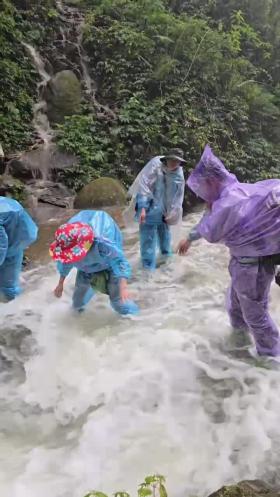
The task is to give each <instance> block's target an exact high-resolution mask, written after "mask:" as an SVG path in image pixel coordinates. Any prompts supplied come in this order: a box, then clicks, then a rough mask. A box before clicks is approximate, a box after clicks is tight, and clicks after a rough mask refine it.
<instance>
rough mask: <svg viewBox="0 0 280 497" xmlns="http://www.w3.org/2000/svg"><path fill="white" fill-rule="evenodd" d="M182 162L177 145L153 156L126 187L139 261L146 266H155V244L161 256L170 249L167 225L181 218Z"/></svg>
mask: <svg viewBox="0 0 280 497" xmlns="http://www.w3.org/2000/svg"><path fill="white" fill-rule="evenodd" d="M185 162H186V161H185V160H184V156H183V151H182V150H180V149H177V148H176V149H173V150H170V151H169V152H168V153H167V154H166V155H164V156H157V157H154V158H153V159H152V160H151V161H150V162H148V164H146V166H145V167H144V169H143V170H142V171H141V172H140V174H139V175H138V177H137V178H136V180H135V182H134V183H133V185H132V186H131V188H130V190H129V194H130V195H131V196H132V198H133V205H135V211H136V220H137V221H138V222H139V225H140V250H141V260H142V265H143V267H144V268H145V269H147V270H150V271H153V270H154V269H155V268H156V252H157V245H159V248H160V251H161V254H162V255H163V256H164V257H169V256H170V255H171V253H172V251H171V233H170V228H169V227H170V226H174V225H177V224H178V223H179V222H180V220H182V213H183V209H182V204H183V200H184V190H185V180H184V173H183V168H182V165H183V164H185Z"/></svg>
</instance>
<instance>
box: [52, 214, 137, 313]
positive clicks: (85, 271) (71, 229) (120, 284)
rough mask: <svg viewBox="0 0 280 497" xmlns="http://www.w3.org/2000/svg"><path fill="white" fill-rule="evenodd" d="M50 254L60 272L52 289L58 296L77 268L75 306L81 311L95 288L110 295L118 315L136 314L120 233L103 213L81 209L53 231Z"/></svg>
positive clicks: (58, 296)
mask: <svg viewBox="0 0 280 497" xmlns="http://www.w3.org/2000/svg"><path fill="white" fill-rule="evenodd" d="M50 255H51V257H52V258H53V259H54V260H55V261H57V269H58V272H59V274H60V279H59V283H58V285H57V287H56V289H55V291H54V294H55V296H56V297H57V298H60V297H61V296H62V294H63V289H64V281H65V279H66V277H67V276H68V274H69V273H70V271H71V269H72V268H76V269H77V270H78V272H77V276H76V283H75V289H74V294H73V307H74V309H76V310H78V311H81V310H83V309H84V307H85V306H86V304H88V302H89V301H90V300H91V298H92V297H93V296H94V294H95V290H97V291H100V292H101V293H104V294H107V295H109V298H110V302H111V305H112V307H113V309H114V310H115V311H117V312H118V313H119V314H122V315H128V314H137V313H138V306H137V305H136V304H135V303H134V302H133V301H132V300H130V299H129V296H128V291H127V280H128V279H129V278H130V276H131V268H130V265H129V263H128V261H127V259H126V257H125V255H124V252H123V240H122V234H121V232H120V230H119V228H118V226H117V225H116V223H115V222H114V221H113V219H112V218H111V217H110V216H109V214H107V213H106V212H102V211H81V212H80V213H79V214H77V215H75V216H74V217H72V218H71V219H70V220H69V221H68V223H66V224H64V225H62V226H61V227H60V228H59V229H58V230H57V231H56V233H55V241H54V242H53V243H52V244H51V246H50Z"/></svg>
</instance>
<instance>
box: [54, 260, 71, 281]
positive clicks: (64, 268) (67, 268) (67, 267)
mask: <svg viewBox="0 0 280 497" xmlns="http://www.w3.org/2000/svg"><path fill="white" fill-rule="evenodd" d="M56 267H57V270H58V272H59V274H60V276H62V277H63V278H66V277H67V276H68V274H69V273H70V272H71V270H72V269H73V268H74V267H75V266H74V264H63V262H57V263H56Z"/></svg>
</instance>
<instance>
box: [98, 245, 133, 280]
mask: <svg viewBox="0 0 280 497" xmlns="http://www.w3.org/2000/svg"><path fill="white" fill-rule="evenodd" d="M98 250H99V253H100V255H101V256H102V257H103V258H104V259H105V261H106V263H107V264H108V266H109V267H110V269H111V271H112V272H113V274H114V276H116V277H117V278H125V279H129V278H130V277H131V267H130V264H129V263H128V261H127V259H126V257H125V256H124V253H123V250H122V248H120V247H118V245H117V244H116V243H115V242H111V241H110V240H107V239H106V240H104V239H103V240H102V239H101V240H100V241H99V242H98Z"/></svg>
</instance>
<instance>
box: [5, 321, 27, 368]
mask: <svg viewBox="0 0 280 497" xmlns="http://www.w3.org/2000/svg"><path fill="white" fill-rule="evenodd" d="M33 346H34V341H33V339H32V333H31V331H30V330H29V329H28V328H26V326H23V325H21V324H19V325H12V326H11V327H5V328H2V329H1V332H0V356H1V360H2V361H1V362H2V363H5V364H6V365H8V364H13V365H16V364H18V365H19V364H23V363H24V362H25V361H26V360H27V359H28V358H29V357H30V355H31V352H32V348H33Z"/></svg>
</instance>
